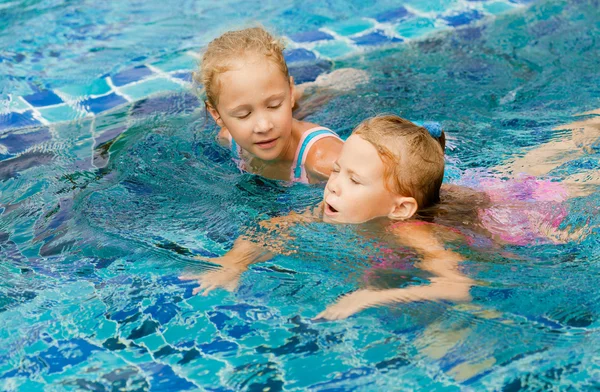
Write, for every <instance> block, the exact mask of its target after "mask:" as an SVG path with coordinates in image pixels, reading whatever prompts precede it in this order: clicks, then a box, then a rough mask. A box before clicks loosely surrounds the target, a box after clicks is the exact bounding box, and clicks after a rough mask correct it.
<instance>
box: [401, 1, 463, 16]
mask: <svg viewBox="0 0 600 392" xmlns="http://www.w3.org/2000/svg"><path fill="white" fill-rule="evenodd" d="M459 3H460V2H459V0H405V1H404V4H408V5H410V6H411V7H413V8H415V9H416V10H419V11H423V12H435V13H443V12H446V11H448V10H451V9H454V8H456V7H457V6H458V5H459Z"/></svg>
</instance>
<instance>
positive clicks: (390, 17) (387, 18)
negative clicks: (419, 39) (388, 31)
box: [375, 6, 412, 23]
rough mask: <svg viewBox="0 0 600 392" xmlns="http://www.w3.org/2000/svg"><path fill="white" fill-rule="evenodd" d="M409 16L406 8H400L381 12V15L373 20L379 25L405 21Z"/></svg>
mask: <svg viewBox="0 0 600 392" xmlns="http://www.w3.org/2000/svg"><path fill="white" fill-rule="evenodd" d="M411 15H412V14H411V13H410V12H409V11H408V10H407V9H406V8H404V7H402V6H400V7H399V8H396V9H393V10H389V11H385V12H382V13H381V14H379V15H377V16H375V19H376V20H377V21H378V22H380V23H385V22H388V23H390V22H398V21H400V20H403V19H406V18H408V17H410V16H411Z"/></svg>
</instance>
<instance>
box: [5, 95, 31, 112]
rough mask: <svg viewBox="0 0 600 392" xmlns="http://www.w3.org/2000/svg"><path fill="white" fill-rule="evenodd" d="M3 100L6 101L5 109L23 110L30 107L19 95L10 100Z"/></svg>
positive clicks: (11, 110)
mask: <svg viewBox="0 0 600 392" xmlns="http://www.w3.org/2000/svg"><path fill="white" fill-rule="evenodd" d="M3 102H5V103H6V109H7V110H6V111H9V112H23V111H27V110H29V109H30V107H29V105H27V104H26V103H25V102H23V100H21V98H19V97H13V98H12V100H10V102H6V101H3Z"/></svg>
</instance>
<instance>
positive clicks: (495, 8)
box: [483, 1, 517, 15]
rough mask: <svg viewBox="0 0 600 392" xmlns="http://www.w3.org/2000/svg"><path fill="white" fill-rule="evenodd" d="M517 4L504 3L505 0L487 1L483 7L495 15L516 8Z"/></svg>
mask: <svg viewBox="0 0 600 392" xmlns="http://www.w3.org/2000/svg"><path fill="white" fill-rule="evenodd" d="M516 7H517V6H516V5H513V4H510V3H504V2H500V1H498V2H493V3H485V4H484V5H483V9H484V10H485V11H486V12H489V13H490V14H493V15H497V14H501V13H503V12H507V11H510V10H512V9H514V8H516Z"/></svg>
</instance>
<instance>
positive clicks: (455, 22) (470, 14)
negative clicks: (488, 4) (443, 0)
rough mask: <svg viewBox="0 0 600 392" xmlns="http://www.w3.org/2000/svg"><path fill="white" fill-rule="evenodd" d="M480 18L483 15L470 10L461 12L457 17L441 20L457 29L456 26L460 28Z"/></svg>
mask: <svg viewBox="0 0 600 392" xmlns="http://www.w3.org/2000/svg"><path fill="white" fill-rule="evenodd" d="M482 17H483V14H482V13H480V12H479V11H477V10H471V11H466V12H462V13H460V14H457V15H449V16H445V17H443V18H442V19H444V20H445V21H446V22H447V23H448V24H449V25H450V26H452V27H458V26H462V25H466V24H468V23H471V22H473V21H474V20H478V19H481V18H482Z"/></svg>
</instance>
